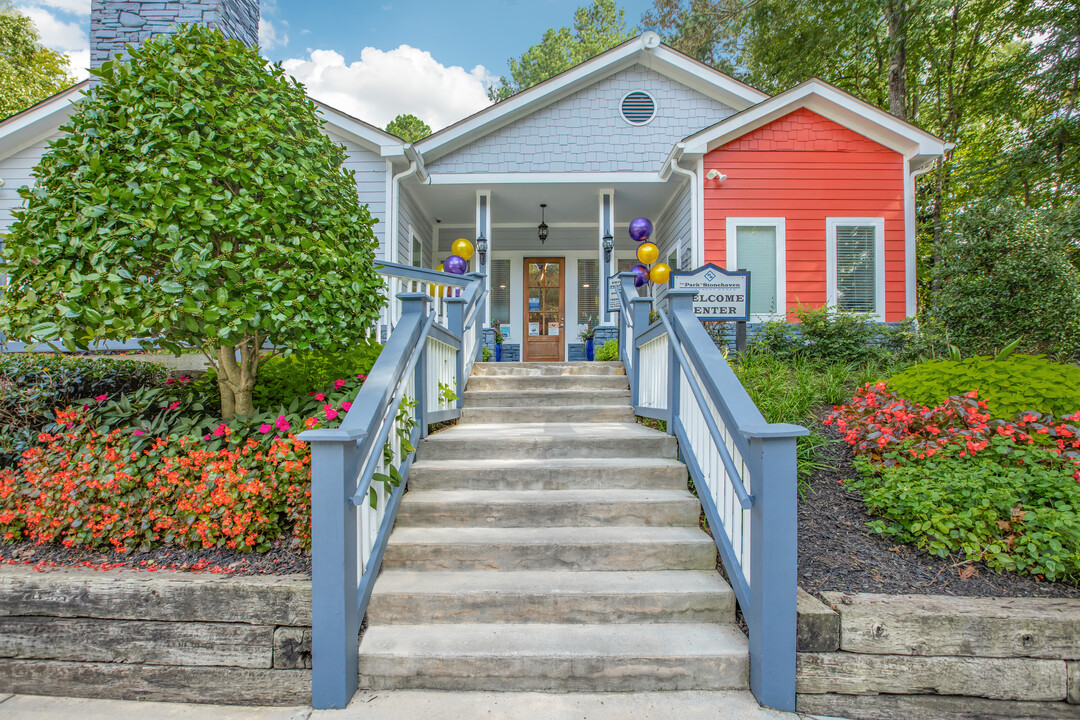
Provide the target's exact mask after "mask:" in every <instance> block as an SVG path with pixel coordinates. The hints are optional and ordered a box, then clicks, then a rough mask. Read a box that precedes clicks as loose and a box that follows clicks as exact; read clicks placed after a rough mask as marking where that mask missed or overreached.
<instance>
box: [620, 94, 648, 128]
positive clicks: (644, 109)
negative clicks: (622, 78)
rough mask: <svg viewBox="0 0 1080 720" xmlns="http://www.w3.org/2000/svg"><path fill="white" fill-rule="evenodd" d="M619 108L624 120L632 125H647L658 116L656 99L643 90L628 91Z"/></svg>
mask: <svg viewBox="0 0 1080 720" xmlns="http://www.w3.org/2000/svg"><path fill="white" fill-rule="evenodd" d="M619 109H620V110H621V112H622V118H623V120H625V121H626V122H628V123H630V124H631V125H645V124H646V123H648V122H649V121H650V120H652V119H653V118H654V117H656V101H655V100H653V97H652V95H650V94H649V93H647V92H643V91H641V90H635V91H634V92H632V93H627V95H626V97H624V98H623V99H622V105H621V106H620V108H619Z"/></svg>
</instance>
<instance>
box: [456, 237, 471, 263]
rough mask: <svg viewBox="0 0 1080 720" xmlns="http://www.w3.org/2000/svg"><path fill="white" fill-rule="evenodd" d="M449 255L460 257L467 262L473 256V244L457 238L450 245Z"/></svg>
mask: <svg viewBox="0 0 1080 720" xmlns="http://www.w3.org/2000/svg"><path fill="white" fill-rule="evenodd" d="M450 254H451V255H460V256H461V257H463V258H465V259H466V260H468V259H469V258H471V257H472V255H473V244H472V243H471V242H469V241H468V240H466V239H465V238H458V239H457V240H455V241H454V242H453V243H451V245H450Z"/></svg>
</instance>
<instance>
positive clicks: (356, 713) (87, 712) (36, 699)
mask: <svg viewBox="0 0 1080 720" xmlns="http://www.w3.org/2000/svg"><path fill="white" fill-rule="evenodd" d="M0 717H2V718H3V719H4V720H54V719H55V720H67V719H68V718H78V720H204V719H206V718H212V719H213V720H406V719H408V718H422V719H423V720H471V718H482V719H484V720H670V719H671V718H678V720H705V719H706V718H708V720H803V719H808V718H815V717H816V716H810V715H803V714H801V713H785V712H778V711H776V710H767V709H765V708H762V707H761V706H759V705H758V704H757V702H756V701H755V700H754V697H753V695H751V694H750V693H749V692H746V691H726V692H702V691H691V692H656V693H649V692H643V693H595V694H593V693H573V694H565V695H563V694H549V693H488V692H439V691H431V690H394V691H383V692H366V691H361V692H359V693H357V695H356V696H355V697H354V698H353V701H352V703H350V705H349V707H348V708H346V709H344V710H312V709H311V708H309V707H288V708H268V707H261V708H253V707H235V706H227V705H187V704H181V703H151V702H133V701H126V700H86V699H81V698H57V697H45V696H36V695H0ZM818 720H822V719H818Z"/></svg>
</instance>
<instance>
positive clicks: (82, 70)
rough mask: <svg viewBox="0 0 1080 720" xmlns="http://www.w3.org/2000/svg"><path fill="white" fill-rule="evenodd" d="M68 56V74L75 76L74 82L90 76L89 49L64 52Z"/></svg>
mask: <svg viewBox="0 0 1080 720" xmlns="http://www.w3.org/2000/svg"><path fill="white" fill-rule="evenodd" d="M64 54H65V55H67V57H68V63H69V64H70V66H71V71H70V73H69V74H70V75H71V76H72V77H73V78H75V81H76V82H81V81H83V80H85V79H86V78H88V77H90V72H89V68H90V49H89V48H87V49H86V50H73V51H71V52H66V53H64Z"/></svg>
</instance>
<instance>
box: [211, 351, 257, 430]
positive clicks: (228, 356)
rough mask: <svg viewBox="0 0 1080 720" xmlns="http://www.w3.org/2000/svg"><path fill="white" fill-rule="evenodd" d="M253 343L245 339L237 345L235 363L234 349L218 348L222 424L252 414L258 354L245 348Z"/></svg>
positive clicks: (253, 411)
mask: <svg viewBox="0 0 1080 720" xmlns="http://www.w3.org/2000/svg"><path fill="white" fill-rule="evenodd" d="M253 342H254V340H253V339H250V338H245V340H244V342H242V343H241V344H240V360H239V361H237V359H236V346H233V345H221V346H219V347H218V353H217V355H218V356H217V366H218V386H219V388H220V389H221V416H222V418H224V419H225V420H232V419H233V418H234V417H236V416H237V415H243V416H245V417H248V416H251V415H253V414H254V413H255V405H254V403H253V402H252V399H251V391H252V390H253V389H254V388H255V372H256V371H257V369H258V358H259V353H258V352H257V351H256V352H252V351H251V350H250V347H249V346H250V345H251V344H252V343H253ZM230 394H231V397H229V395H230Z"/></svg>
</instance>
